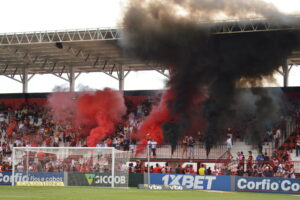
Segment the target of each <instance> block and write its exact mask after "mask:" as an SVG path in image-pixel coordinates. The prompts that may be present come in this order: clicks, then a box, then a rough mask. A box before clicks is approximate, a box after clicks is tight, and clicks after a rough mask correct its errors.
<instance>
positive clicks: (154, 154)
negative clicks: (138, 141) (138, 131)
mask: <svg viewBox="0 0 300 200" xmlns="http://www.w3.org/2000/svg"><path fill="white" fill-rule="evenodd" d="M156 146H157V142H156V141H155V140H154V139H152V140H151V141H150V148H151V151H152V154H153V157H156Z"/></svg>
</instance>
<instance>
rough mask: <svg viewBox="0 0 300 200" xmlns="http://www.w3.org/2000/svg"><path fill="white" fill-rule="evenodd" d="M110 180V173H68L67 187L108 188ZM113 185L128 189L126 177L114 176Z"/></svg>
mask: <svg viewBox="0 0 300 200" xmlns="http://www.w3.org/2000/svg"><path fill="white" fill-rule="evenodd" d="M112 179H113V178H112V176H111V173H92V172H91V173H79V172H73V173H68V185H69V186H96V187H110V186H111V184H112ZM114 184H115V186H118V187H128V176H125V175H124V174H116V175H115V177H114Z"/></svg>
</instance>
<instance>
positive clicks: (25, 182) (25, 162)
mask: <svg viewBox="0 0 300 200" xmlns="http://www.w3.org/2000/svg"><path fill="white" fill-rule="evenodd" d="M129 158H130V153H129V152H127V151H119V150H116V149H115V148H113V147H15V148H13V155H12V164H13V167H12V179H11V181H12V185H20V186H98V187H128V167H127V166H126V163H127V162H128V161H129Z"/></svg>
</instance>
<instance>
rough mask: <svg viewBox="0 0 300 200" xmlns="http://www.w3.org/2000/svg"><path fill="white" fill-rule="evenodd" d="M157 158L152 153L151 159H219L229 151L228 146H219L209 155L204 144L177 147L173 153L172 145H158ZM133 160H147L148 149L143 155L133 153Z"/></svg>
mask: <svg viewBox="0 0 300 200" xmlns="http://www.w3.org/2000/svg"><path fill="white" fill-rule="evenodd" d="M138 147H139V145H136V148H135V149H138ZM155 151H156V156H154V155H153V152H151V158H157V159H166V158H167V159H218V158H219V157H220V155H222V154H224V153H225V152H226V151H227V149H226V145H218V146H216V147H213V148H212V149H211V150H210V152H209V154H208V155H207V152H206V149H205V145H204V144H195V145H194V147H192V148H191V147H188V146H186V145H182V144H180V145H177V147H176V149H175V150H174V152H173V153H172V148H171V145H158V146H157V148H156V150H155ZM131 158H136V159H141V158H147V148H145V149H144V150H143V151H142V152H141V153H138V154H136V152H135V151H133V152H132V155H131Z"/></svg>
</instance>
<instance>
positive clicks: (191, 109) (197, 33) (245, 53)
mask: <svg viewBox="0 0 300 200" xmlns="http://www.w3.org/2000/svg"><path fill="white" fill-rule="evenodd" d="M249 17H264V18H266V19H267V20H269V21H270V23H274V24H275V23H276V24H280V25H285V24H290V23H292V22H291V21H289V18H288V17H286V16H284V15H283V14H281V13H280V12H279V11H278V10H277V9H276V8H275V7H274V6H273V5H272V4H269V3H265V2H263V1H260V0H248V1H242V0H212V1H206V0H165V1H158V0H153V1H137V0H133V1H131V2H130V3H129V6H128V10H127V12H126V13H125V16H124V21H123V25H124V27H126V28H125V30H124V34H123V35H124V39H123V41H122V45H123V47H124V49H125V52H126V53H127V54H128V56H132V57H137V58H139V59H142V60H144V61H147V62H154V63H157V62H160V63H162V64H166V65H168V64H173V65H174V69H173V70H172V76H171V79H170V81H169V83H168V84H169V88H170V90H172V93H173V96H174V98H173V99H172V100H170V101H169V102H168V109H169V111H168V112H169V113H170V115H171V116H173V115H174V116H176V118H177V120H176V125H174V126H176V128H175V129H176V130H178V133H179V134H180V135H181V136H182V135H184V134H187V132H188V131H191V132H192V131H196V129H194V128H193V127H194V126H192V124H194V122H196V121H202V120H203V119H204V120H205V122H206V124H207V127H206V129H205V141H206V146H207V148H208V149H209V148H211V147H212V145H215V144H216V143H218V142H219V141H221V140H223V139H224V136H223V135H224V134H223V132H224V129H226V128H227V127H230V126H233V125H238V126H239V127H240V129H241V131H243V132H244V133H249V134H250V137H249V140H250V141H252V142H253V143H257V142H258V141H260V140H261V135H262V134H264V133H265V129H266V127H267V126H268V125H270V124H273V123H274V122H276V121H277V120H278V119H279V116H280V106H279V103H278V99H277V97H276V95H275V94H274V93H272V92H270V91H267V90H265V89H263V88H259V87H260V86H261V84H262V80H263V79H265V78H269V79H272V74H273V73H274V72H275V70H277V69H278V68H279V67H280V66H282V65H283V64H284V63H285V62H286V60H287V57H288V56H289V55H290V54H291V52H292V50H293V49H294V48H295V47H296V46H298V45H299V41H300V39H299V35H300V34H299V31H295V30H294V31H288V30H287V31H270V32H252V33H251V32H249V33H240V34H213V29H214V26H215V25H214V24H213V23H211V24H207V23H201V22H203V21H208V20H216V19H221V18H225V19H229V18H239V19H241V18H243V19H245V18H249ZM258 23H259V22H258ZM293 23H294V22H293ZM245 86H247V87H248V88H249V89H244V90H243V89H239V88H242V87H245ZM256 87H258V88H256ZM204 96H206V97H207V98H203V97H204ZM245 97H247V98H248V99H245ZM201 98H202V99H201ZM194 99H201V100H199V101H194ZM150 117H151V116H150ZM171 118H172V117H171ZM172 123H173V122H172ZM169 125H170V124H169ZM169 125H168V127H170V126H169ZM149 126H150V125H149ZM162 126H164V125H162ZM171 132H172V131H171ZM173 132H174V130H173ZM170 134H172V133H170ZM170 137H172V136H170ZM179 137H180V136H179ZM258 143H259V142H258Z"/></svg>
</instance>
